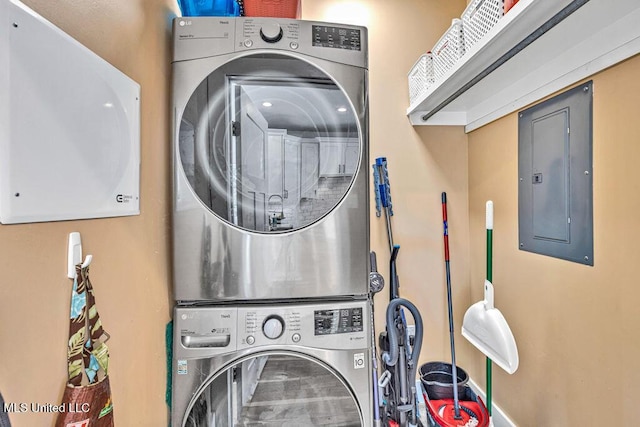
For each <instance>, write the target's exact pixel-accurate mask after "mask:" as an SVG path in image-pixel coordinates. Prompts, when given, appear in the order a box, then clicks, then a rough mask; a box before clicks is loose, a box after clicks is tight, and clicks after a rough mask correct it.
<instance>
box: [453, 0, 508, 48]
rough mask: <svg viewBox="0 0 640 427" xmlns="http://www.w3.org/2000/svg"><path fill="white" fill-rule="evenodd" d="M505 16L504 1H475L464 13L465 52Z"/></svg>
mask: <svg viewBox="0 0 640 427" xmlns="http://www.w3.org/2000/svg"><path fill="white" fill-rule="evenodd" d="M503 16H504V0H473V1H472V2H471V3H469V5H468V6H467V8H466V9H465V10H464V12H463V13H462V31H463V39H464V47H465V50H469V49H470V48H471V46H473V45H474V44H476V43H477V42H478V40H480V39H481V38H482V37H484V35H485V34H487V33H488V32H489V30H491V29H492V28H493V27H494V26H495V25H496V23H497V22H498V21H499V20H500V19H501V18H502V17H503Z"/></svg>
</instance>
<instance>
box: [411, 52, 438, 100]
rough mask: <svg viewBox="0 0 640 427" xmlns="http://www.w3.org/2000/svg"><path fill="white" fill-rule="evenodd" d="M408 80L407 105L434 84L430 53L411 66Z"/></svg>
mask: <svg viewBox="0 0 640 427" xmlns="http://www.w3.org/2000/svg"><path fill="white" fill-rule="evenodd" d="M408 79H409V103H410V104H413V102H414V101H415V100H416V99H418V98H420V96H421V95H422V94H424V93H425V92H426V91H427V89H429V87H430V86H431V85H432V84H433V82H434V76H433V57H432V55H431V52H427V53H425V54H424V55H422V56H421V57H420V58H418V60H417V61H416V63H415V64H413V67H412V68H411V71H409V74H408Z"/></svg>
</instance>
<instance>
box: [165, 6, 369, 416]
mask: <svg viewBox="0 0 640 427" xmlns="http://www.w3.org/2000/svg"><path fill="white" fill-rule="evenodd" d="M173 55H174V56H173V109H172V114H173V118H174V142H175V143H174V149H173V152H174V156H173V158H174V161H173V163H174V175H173V179H174V182H173V248H174V253H173V261H174V262H173V269H174V296H175V300H176V307H175V310H174V344H173V372H172V378H173V379H172V395H173V396H172V415H171V422H172V425H173V426H175V427H178V426H180V427H183V426H189V427H196V426H197V427H205V426H206V427H213V426H216V427H219V426H257V425H260V426H303V425H304V426H311V425H331V426H360V425H362V426H369V425H371V423H372V415H371V413H372V396H371V390H372V384H371V350H370V349H371V345H372V343H371V329H370V307H369V301H368V293H369V285H368V272H369V265H368V258H369V257H368V255H369V191H368V173H367V171H368V167H367V165H368V95H367V30H366V28H363V27H357V26H350V25H334V24H328V23H322V22H310V21H299V20H291V19H276V18H220V17H198V18H176V19H175V20H174V27H173Z"/></svg>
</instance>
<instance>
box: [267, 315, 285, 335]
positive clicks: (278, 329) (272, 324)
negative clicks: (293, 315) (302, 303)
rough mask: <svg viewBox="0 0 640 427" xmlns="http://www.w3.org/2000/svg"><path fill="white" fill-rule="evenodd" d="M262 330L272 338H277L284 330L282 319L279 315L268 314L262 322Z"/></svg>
mask: <svg viewBox="0 0 640 427" xmlns="http://www.w3.org/2000/svg"><path fill="white" fill-rule="evenodd" d="M262 332H264V335H265V336H266V337H267V338H269V339H272V340H275V339H278V338H280V337H281V336H282V333H283V332H284V320H282V317H280V316H269V317H267V318H266V319H265V321H264V323H263V324H262Z"/></svg>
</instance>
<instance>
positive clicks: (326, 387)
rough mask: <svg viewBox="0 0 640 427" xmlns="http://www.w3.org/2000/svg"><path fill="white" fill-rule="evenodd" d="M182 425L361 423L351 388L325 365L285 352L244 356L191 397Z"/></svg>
mask: <svg viewBox="0 0 640 427" xmlns="http://www.w3.org/2000/svg"><path fill="white" fill-rule="evenodd" d="M187 411H188V413H187V415H186V417H185V418H184V422H183V426H185V427H214V426H255V425H260V426H270V427H275V426H317V425H322V426H344V427H347V426H361V425H362V419H361V417H360V412H359V409H358V405H357V403H356V401H355V398H354V397H353V394H352V393H351V391H350V390H349V388H348V387H347V386H346V385H345V383H344V382H343V381H342V380H341V379H339V378H338V376H337V375H336V374H335V373H334V372H332V371H331V370H330V369H329V368H327V367H326V366H324V365H323V364H320V363H319V362H315V361H312V360H311V359H308V358H304V357H301V356H294V355H288V354H277V355H264V356H257V357H250V358H248V359H244V360H243V361H241V362H237V363H235V364H234V365H232V366H231V367H229V368H228V369H226V370H224V371H221V372H219V373H218V374H217V375H215V376H214V377H213V378H212V379H210V380H209V382H208V383H207V384H206V385H205V387H203V388H202V391H201V392H200V393H199V394H198V395H197V396H195V397H194V399H193V400H192V401H191V403H190V405H189V407H188V409H187Z"/></svg>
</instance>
